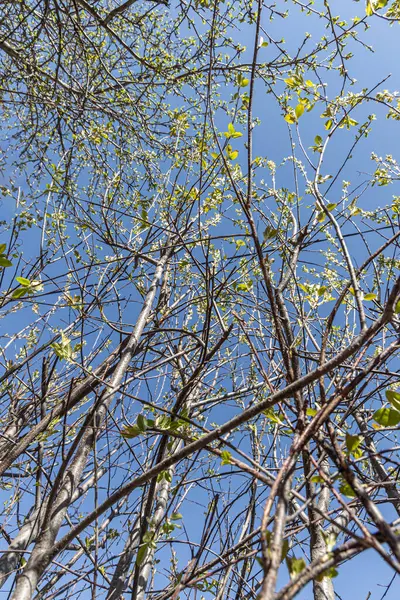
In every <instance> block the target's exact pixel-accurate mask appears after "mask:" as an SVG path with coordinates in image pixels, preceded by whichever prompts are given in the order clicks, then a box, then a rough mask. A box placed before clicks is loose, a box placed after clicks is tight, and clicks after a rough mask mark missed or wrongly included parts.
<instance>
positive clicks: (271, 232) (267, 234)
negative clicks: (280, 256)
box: [263, 225, 278, 240]
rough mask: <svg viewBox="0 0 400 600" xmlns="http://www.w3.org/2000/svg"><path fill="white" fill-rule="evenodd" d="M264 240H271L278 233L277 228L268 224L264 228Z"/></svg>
mask: <svg viewBox="0 0 400 600" xmlns="http://www.w3.org/2000/svg"><path fill="white" fill-rule="evenodd" d="M263 235H264V240H272V239H273V238H276V236H277V235H278V230H277V229H275V228H274V227H271V226H270V225H268V226H267V227H266V228H265V229H264V234H263Z"/></svg>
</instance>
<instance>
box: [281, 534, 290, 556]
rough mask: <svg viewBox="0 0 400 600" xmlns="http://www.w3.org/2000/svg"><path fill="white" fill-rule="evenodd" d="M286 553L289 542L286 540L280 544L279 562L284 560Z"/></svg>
mask: <svg viewBox="0 0 400 600" xmlns="http://www.w3.org/2000/svg"><path fill="white" fill-rule="evenodd" d="M288 552H289V540H288V539H287V538H286V539H284V540H283V544H282V554H281V562H283V561H284V560H285V558H286V557H287V554H288Z"/></svg>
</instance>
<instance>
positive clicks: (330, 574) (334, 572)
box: [316, 567, 338, 581]
mask: <svg viewBox="0 0 400 600" xmlns="http://www.w3.org/2000/svg"><path fill="white" fill-rule="evenodd" d="M337 575H338V572H337V570H336V569H335V567H329V569H326V570H325V571H322V573H320V574H319V575H318V577H316V580H317V581H322V580H323V579H324V578H325V577H326V578H327V579H333V578H334V577H337Z"/></svg>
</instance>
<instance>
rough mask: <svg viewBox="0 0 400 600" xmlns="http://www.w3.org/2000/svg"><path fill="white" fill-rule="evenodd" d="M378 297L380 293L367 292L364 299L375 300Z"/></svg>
mask: <svg viewBox="0 0 400 600" xmlns="http://www.w3.org/2000/svg"><path fill="white" fill-rule="evenodd" d="M377 297H378V294H365V296H364V300H367V301H368V300H375V298H377Z"/></svg>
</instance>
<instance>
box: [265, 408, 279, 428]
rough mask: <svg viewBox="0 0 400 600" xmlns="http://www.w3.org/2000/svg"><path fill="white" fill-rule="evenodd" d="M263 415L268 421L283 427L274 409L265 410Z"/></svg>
mask: <svg viewBox="0 0 400 600" xmlns="http://www.w3.org/2000/svg"><path fill="white" fill-rule="evenodd" d="M263 415H265V416H266V417H267V419H269V420H270V421H272V422H273V423H276V424H277V425H283V423H282V421H281V419H280V418H279V415H277V414H276V413H275V412H274V411H273V410H272V408H267V410H263Z"/></svg>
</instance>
